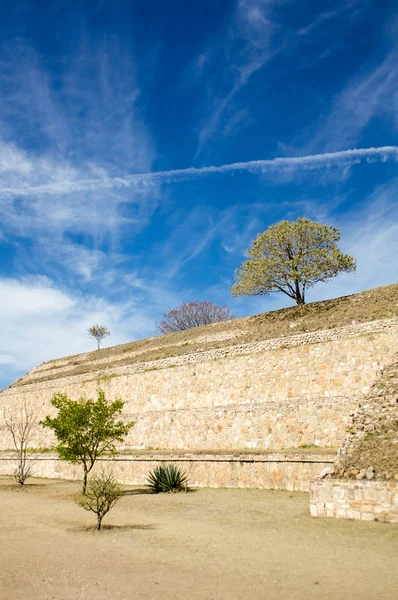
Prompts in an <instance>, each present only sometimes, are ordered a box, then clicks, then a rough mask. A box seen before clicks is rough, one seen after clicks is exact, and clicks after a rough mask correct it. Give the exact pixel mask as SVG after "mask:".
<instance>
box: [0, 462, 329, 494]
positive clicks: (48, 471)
mask: <svg viewBox="0 0 398 600" xmlns="http://www.w3.org/2000/svg"><path fill="white" fill-rule="evenodd" d="M332 461H333V456H332V455H328V454H326V455H325V453H320V452H318V453H317V452H316V450H315V451H314V452H312V453H311V454H308V453H303V452H301V453H300V451H297V453H294V454H291V453H289V454H287V453H286V452H272V453H265V452H264V453H257V454H250V453H247V452H245V453H228V454H226V453H222V454H221V453H220V454H217V453H212V454H206V453H194V452H192V453H189V452H180V453H171V452H150V453H145V452H139V453H137V454H135V455H134V454H132V455H116V456H113V457H107V458H104V459H103V460H100V461H98V463H97V465H96V467H95V469H94V471H95V470H98V469H100V468H101V466H103V465H104V464H105V465H108V464H109V462H112V467H113V468H114V470H115V472H116V474H117V478H118V480H119V481H120V482H121V483H125V484H130V485H145V484H146V481H147V476H148V472H149V470H153V469H154V468H155V467H156V466H158V465H159V464H160V463H173V464H177V465H178V466H179V467H181V468H182V469H183V470H184V471H185V472H186V473H187V476H188V478H189V481H190V484H191V485H192V486H194V487H215V488H218V487H241V488H260V489H261V488H263V489H270V488H271V489H287V490H292V491H308V489H309V482H310V481H311V480H312V479H313V478H314V477H317V476H318V475H319V473H320V471H321V470H322V469H324V468H325V467H326V466H327V465H328V464H330V463H331V462H332ZM15 466H16V463H15V458H14V457H13V456H12V455H11V454H8V453H0V473H2V474H11V473H12V472H13V470H14V469H15ZM33 472H34V474H35V475H36V476H38V477H49V478H56V479H81V477H82V470H81V467H79V466H78V465H70V464H68V463H66V462H64V461H61V460H59V459H58V458H57V457H56V456H55V455H52V454H49V453H43V454H40V455H37V456H35V458H34V461H33ZM328 498H329V500H331V496H329V495H328Z"/></svg>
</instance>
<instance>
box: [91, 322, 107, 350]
mask: <svg viewBox="0 0 398 600" xmlns="http://www.w3.org/2000/svg"><path fill="white" fill-rule="evenodd" d="M87 331H88V334H89V336H90V337H92V338H94V339H95V340H96V341H97V348H98V350H99V349H100V346H101V342H102V340H103V339H104V338H105V337H107V336H108V335H111V332H110V331H109V329H108V328H107V327H105V326H104V325H92V326H91V327H90V328H89V329H87Z"/></svg>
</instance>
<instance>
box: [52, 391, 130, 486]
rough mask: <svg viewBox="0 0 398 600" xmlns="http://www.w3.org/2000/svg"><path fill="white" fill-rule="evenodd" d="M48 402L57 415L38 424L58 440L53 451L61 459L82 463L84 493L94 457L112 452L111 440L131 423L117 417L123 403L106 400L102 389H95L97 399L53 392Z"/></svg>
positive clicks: (115, 439)
mask: <svg viewBox="0 0 398 600" xmlns="http://www.w3.org/2000/svg"><path fill="white" fill-rule="evenodd" d="M51 404H52V406H53V407H54V408H57V409H58V415H57V416H56V417H54V418H53V417H50V416H47V417H46V418H45V419H44V421H41V425H43V427H48V428H49V429H52V430H53V431H54V433H55V436H56V438H57V440H58V444H57V445H56V446H55V450H56V451H57V453H58V456H59V457H60V458H61V459H62V460H66V461H68V462H71V463H73V464H78V463H81V464H82V465H83V494H85V492H86V487H87V476H88V474H89V473H90V471H91V469H92V468H93V467H94V465H95V463H96V461H97V459H98V458H99V457H100V456H102V455H103V454H104V453H105V452H113V451H114V450H115V443H116V442H122V441H123V437H124V436H125V435H127V434H128V432H129V431H130V429H131V427H133V425H134V422H130V423H123V421H121V420H117V418H118V417H120V416H121V412H122V408H123V406H124V402H123V401H122V400H115V401H114V402H109V401H108V400H106V398H105V394H104V392H103V391H102V390H98V398H97V400H92V399H91V398H85V397H84V396H82V397H81V398H80V399H79V400H71V399H70V398H68V396H67V395H66V394H54V396H53V398H52V400H51Z"/></svg>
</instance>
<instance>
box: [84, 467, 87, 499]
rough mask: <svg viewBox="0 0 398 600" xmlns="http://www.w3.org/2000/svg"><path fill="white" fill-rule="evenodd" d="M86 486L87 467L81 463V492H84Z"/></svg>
mask: <svg viewBox="0 0 398 600" xmlns="http://www.w3.org/2000/svg"><path fill="white" fill-rule="evenodd" d="M86 488H87V467H86V465H83V494H85V493H86Z"/></svg>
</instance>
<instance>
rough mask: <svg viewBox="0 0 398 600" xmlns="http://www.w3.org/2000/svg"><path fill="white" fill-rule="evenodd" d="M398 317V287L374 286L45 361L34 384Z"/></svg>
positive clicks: (17, 382) (22, 380) (22, 383)
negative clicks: (61, 361) (212, 337)
mask: <svg viewBox="0 0 398 600" xmlns="http://www.w3.org/2000/svg"><path fill="white" fill-rule="evenodd" d="M396 316H398V284H394V285H389V286H385V287H379V288H374V289H372V290H367V291H364V292H361V293H359V294H354V295H351V296H344V297H342V298H336V299H333V300H326V301H323V302H313V303H310V304H306V305H305V306H303V307H299V306H292V307H290V308H284V309H281V310H276V311H272V312H268V313H263V314H259V315H254V316H252V317H246V318H243V319H235V320H233V321H228V322H225V323H217V324H215V325H207V326H204V327H196V328H194V329H190V330H187V331H182V332H179V333H173V334H170V335H165V336H161V337H153V338H148V339H145V340H140V341H137V342H131V343H129V344H122V345H119V346H112V347H110V348H104V349H103V350H97V351H94V352H90V353H88V354H87V353H86V354H82V355H73V356H70V357H68V358H67V359H64V360H66V365H62V366H63V367H65V366H66V367H67V370H66V371H61V372H59V373H58V372H57V371H60V368H59V367H57V365H56V364H55V363H54V361H50V362H48V363H46V365H45V369H44V370H43V371H42V373H43V375H42V376H41V377H40V378H37V379H35V381H36V382H40V381H49V380H53V379H58V378H60V377H68V376H72V375H82V374H85V373H93V374H94V375H95V373H96V372H97V371H103V370H104V369H112V368H115V367H116V366H117V367H119V366H120V367H122V366H127V365H130V364H136V363H146V362H149V361H156V360H161V359H164V358H169V357H172V356H181V355H184V354H191V353H193V352H203V351H206V350H211V349H216V348H223V347H227V346H234V345H236V344H246V343H250V342H256V341H262V340H267V339H273V338H278V337H282V336H286V337H289V336H292V335H297V334H299V333H308V332H313V331H319V330H322V329H333V328H336V327H343V326H346V325H351V324H352V323H353V322H355V323H363V322H367V321H373V320H375V319H383V318H392V317H396ZM231 332H232V333H235V334H236V335H235V336H234V337H232V338H231V337H228V339H225V340H220V339H216V340H214V341H204V340H203V337H205V336H208V335H213V334H217V335H222V334H223V333H225V334H226V336H228V335H231ZM201 338H202V339H201ZM176 344H178V345H176ZM130 352H140V354H138V355H137V356H126V357H125V358H123V355H127V354H128V353H130ZM98 359H101V360H104V359H105V362H104V363H101V364H99V365H98V364H94V363H93V361H96V360H98ZM152 368H153V369H155V368H156V367H152ZM46 371H47V372H46ZM116 376H118V374H117V373H112V372H111V373H110V374H109V375H107V376H105V379H106V378H111V377H116ZM28 383H29V381H25V380H24V378H23V377H22V378H21V379H20V380H18V381H16V382H15V383H14V384H13V387H14V386H15V387H16V386H19V385H24V384H28Z"/></svg>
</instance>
